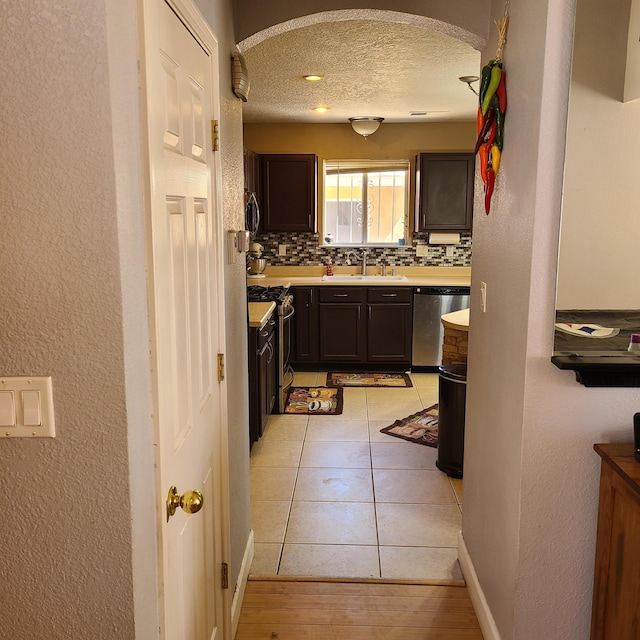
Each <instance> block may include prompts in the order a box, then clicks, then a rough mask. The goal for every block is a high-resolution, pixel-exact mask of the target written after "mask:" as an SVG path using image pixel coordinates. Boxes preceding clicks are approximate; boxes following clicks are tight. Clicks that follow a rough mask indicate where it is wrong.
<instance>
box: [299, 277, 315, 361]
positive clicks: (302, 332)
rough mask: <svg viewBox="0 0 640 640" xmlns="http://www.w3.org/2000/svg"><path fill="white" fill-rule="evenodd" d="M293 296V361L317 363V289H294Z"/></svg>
mask: <svg viewBox="0 0 640 640" xmlns="http://www.w3.org/2000/svg"><path fill="white" fill-rule="evenodd" d="M293 296H294V300H293V307H294V309H295V314H294V316H293V320H294V322H293V335H292V343H293V348H292V357H293V361H294V362H318V359H319V353H318V344H319V343H318V306H319V305H318V288H317V287H295V289H293Z"/></svg>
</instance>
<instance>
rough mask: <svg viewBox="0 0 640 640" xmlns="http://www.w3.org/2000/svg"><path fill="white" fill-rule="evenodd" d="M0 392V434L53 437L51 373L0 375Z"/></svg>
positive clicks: (14, 436)
mask: <svg viewBox="0 0 640 640" xmlns="http://www.w3.org/2000/svg"><path fill="white" fill-rule="evenodd" d="M0 395H1V396H2V403H3V405H4V409H3V411H2V412H0V417H2V418H3V419H2V422H3V423H4V424H2V426H0V438H55V437H56V426H55V419H54V415H53V384H52V382H51V376H24V377H9V376H0ZM12 422H13V424H11V423H12Z"/></svg>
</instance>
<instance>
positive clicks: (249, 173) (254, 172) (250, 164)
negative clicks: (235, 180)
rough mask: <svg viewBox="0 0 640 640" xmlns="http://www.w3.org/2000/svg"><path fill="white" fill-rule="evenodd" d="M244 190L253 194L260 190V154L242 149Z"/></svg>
mask: <svg viewBox="0 0 640 640" xmlns="http://www.w3.org/2000/svg"><path fill="white" fill-rule="evenodd" d="M243 157H244V190H245V191H251V192H253V193H255V194H258V193H259V192H260V156H259V155H258V154H257V153H254V152H253V151H251V149H247V148H246V147H245V149H244V156H243Z"/></svg>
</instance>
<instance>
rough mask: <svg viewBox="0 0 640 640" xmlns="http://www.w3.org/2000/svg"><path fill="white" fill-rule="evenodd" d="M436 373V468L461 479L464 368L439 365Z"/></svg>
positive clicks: (465, 389) (464, 366)
mask: <svg viewBox="0 0 640 640" xmlns="http://www.w3.org/2000/svg"><path fill="white" fill-rule="evenodd" d="M438 370H439V371H440V378H439V395H438V460H437V461H436V466H437V467H438V469H440V471H444V473H446V474H447V475H448V476H451V477H452V478H462V461H463V458H464V411H465V405H466V398H467V367H466V365H464V364H452V365H442V366H441V367H439V368H438Z"/></svg>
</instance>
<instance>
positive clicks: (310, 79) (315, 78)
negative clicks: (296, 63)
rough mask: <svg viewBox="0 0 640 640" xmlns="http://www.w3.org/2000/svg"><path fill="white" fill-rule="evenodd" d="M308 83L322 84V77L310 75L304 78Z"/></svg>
mask: <svg viewBox="0 0 640 640" xmlns="http://www.w3.org/2000/svg"><path fill="white" fill-rule="evenodd" d="M302 77H303V78H304V79H305V80H306V81H307V82H320V80H322V76H316V75H314V74H309V75H308V76H302Z"/></svg>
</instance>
